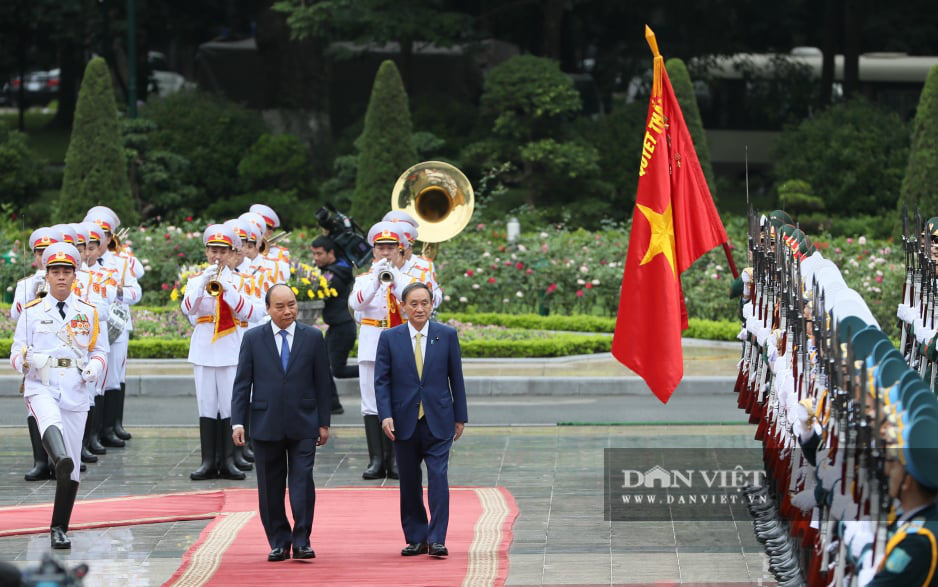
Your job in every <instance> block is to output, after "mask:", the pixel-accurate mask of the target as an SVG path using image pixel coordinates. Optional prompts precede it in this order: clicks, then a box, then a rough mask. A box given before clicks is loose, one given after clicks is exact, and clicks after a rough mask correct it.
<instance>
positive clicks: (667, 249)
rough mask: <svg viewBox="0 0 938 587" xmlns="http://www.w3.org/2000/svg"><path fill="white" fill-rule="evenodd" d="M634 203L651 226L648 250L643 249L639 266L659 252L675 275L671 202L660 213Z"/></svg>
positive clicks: (649, 260) (648, 261)
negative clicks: (642, 256) (643, 255)
mask: <svg viewBox="0 0 938 587" xmlns="http://www.w3.org/2000/svg"><path fill="white" fill-rule="evenodd" d="M636 205H637V206H638V209H639V210H640V211H641V213H642V214H643V215H644V216H645V219H646V220H648V225H649V226H650V227H651V236H650V237H649V238H648V250H646V251H645V257H644V258H643V259H642V262H641V263H639V266H641V265H644V264H645V263H650V262H651V260H652V259H654V258H655V257H656V256H657V255H659V254H661V255H664V257H665V259H667V260H668V264H669V265H671V273H673V274H674V276H675V277H677V269H676V268H675V266H674V218H673V217H672V216H671V202H668V207H667V208H665V210H664V212H660V213H659V212H655V211H654V210H652V209H651V208H649V207H647V206H642V205H641V204H636Z"/></svg>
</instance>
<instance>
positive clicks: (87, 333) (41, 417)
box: [10, 294, 108, 481]
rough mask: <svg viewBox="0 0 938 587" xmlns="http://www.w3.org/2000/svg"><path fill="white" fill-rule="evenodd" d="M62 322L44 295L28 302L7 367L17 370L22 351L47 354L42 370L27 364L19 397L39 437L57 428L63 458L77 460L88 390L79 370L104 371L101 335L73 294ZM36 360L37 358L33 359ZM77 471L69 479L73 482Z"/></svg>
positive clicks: (92, 311)
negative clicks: (64, 452)
mask: <svg viewBox="0 0 938 587" xmlns="http://www.w3.org/2000/svg"><path fill="white" fill-rule="evenodd" d="M64 302H65V303H64V306H63V311H64V313H65V318H62V315H61V313H60V312H59V307H58V305H57V304H58V300H56V299H55V298H53V297H52V296H51V295H48V296H46V297H44V298H41V299H36V300H34V301H33V302H31V303H30V304H29V306H28V307H27V308H25V311H24V312H23V314H22V315H21V316H20V319H19V320H18V321H17V323H16V332H15V334H14V335H13V346H12V348H11V350H10V363H11V364H12V365H13V368H14V369H16V370H17V371H18V372H20V373H22V371H23V362H24V360H25V353H26V349H27V348H31V349H32V353H33V356H34V357H40V356H43V355H44V356H48V357H49V359H48V362H46V363H45V364H46V365H47V366H46V367H45V368H40V366H39V365H30V370H29V371H28V372H27V374H26V380H25V386H24V392H23V397H24V398H25V399H26V406H27V408H28V409H29V412H30V413H31V414H32V415H33V417H34V418H36V424H37V425H38V426H39V434H40V436H42V435H44V434H45V432H46V429H47V428H48V427H49V426H58V427H59V428H60V429H61V430H62V436H63V438H64V439H65V447H66V451H67V452H68V456H69V457H70V458H71V459H72V461H73V462H74V463H79V462H81V439H82V435H83V434H84V431H85V419H86V417H87V416H88V407H89V403H90V397H91V392H90V390H89V386H90V387H93V384H91V383H86V382H85V380H84V379H83V378H82V370H84V369H85V368H86V367H90V368H92V369H93V370H94V371H95V372H96V373H97V375H98V377H99V378H100V377H101V376H103V374H104V372H105V371H106V370H107V354H108V344H107V336H105V335H103V333H101V332H100V327H99V323H100V319H99V317H98V314H97V309H96V308H95V307H94V305H93V304H90V303H88V302H86V301H84V300H82V299H80V298H78V297H77V296H75V295H74V294H71V295H69V297H68V298H66V299H65V300H64ZM34 360H37V359H34ZM78 475H79V467H78V466H76V467H75V468H74V470H73V471H72V475H71V478H72V480H73V481H78Z"/></svg>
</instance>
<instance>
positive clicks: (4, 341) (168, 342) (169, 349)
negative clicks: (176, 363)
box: [0, 338, 189, 359]
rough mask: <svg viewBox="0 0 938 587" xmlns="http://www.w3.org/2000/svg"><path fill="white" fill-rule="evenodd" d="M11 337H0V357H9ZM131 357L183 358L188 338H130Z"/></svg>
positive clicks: (128, 350) (186, 350)
mask: <svg viewBox="0 0 938 587" xmlns="http://www.w3.org/2000/svg"><path fill="white" fill-rule="evenodd" d="M12 346H13V339H12V338H0V357H9V356H10V348H11V347H12ZM127 356H128V357H129V358H131V359H185V358H187V357H188V356H189V339H188V338H182V339H179V338H169V339H167V338H144V339H141V340H131V341H130V344H129V345H128V349H127Z"/></svg>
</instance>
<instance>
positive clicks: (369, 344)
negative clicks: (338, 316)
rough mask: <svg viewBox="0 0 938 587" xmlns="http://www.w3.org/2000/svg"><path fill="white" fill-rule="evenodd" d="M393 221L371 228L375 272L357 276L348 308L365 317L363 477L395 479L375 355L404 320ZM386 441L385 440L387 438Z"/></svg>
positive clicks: (361, 341)
mask: <svg viewBox="0 0 938 587" xmlns="http://www.w3.org/2000/svg"><path fill="white" fill-rule="evenodd" d="M400 234H401V233H400V232H399V231H398V227H397V226H396V225H395V223H394V222H379V223H377V224H375V225H374V226H372V227H371V230H369V231H368V242H369V243H370V244H371V246H372V254H373V255H374V259H375V260H374V262H373V263H372V264H371V270H369V271H368V272H366V273H363V274H361V275H359V276H358V277H356V278H355V284H354V285H353V286H352V293H351V294H349V298H348V299H349V307H350V308H351V309H352V310H354V311H355V312H356V313H358V314H360V315H361V316H362V318H361V330H360V331H359V333H358V381H359V386H360V387H361V396H362V417H363V418H364V421H365V438H366V440H367V443H368V468H367V469H365V471H364V472H363V473H362V478H363V479H384V478H385V476H387V477H390V478H391V479H397V466H396V464H395V461H394V451H393V448H392V445H391V442H390V440H387V436H385V435H384V433H383V432H382V431H381V423H380V422H379V421H378V405H377V402H376V401H375V354H376V353H377V350H378V337H379V336H380V335H381V332H382V331H383V330H385V329H387V328H390V327H392V326H397V325H398V324H402V323H403V320H402V318H401V312H400V302H399V300H400V299H401V298H400V295H401V292H403V291H404V286H405V285H406V282H405V276H404V275H403V274H401V272H400V267H401V265H403V263H404V258H403V256H402V255H401V248H400V241H401V236H400ZM385 441H386V442H385Z"/></svg>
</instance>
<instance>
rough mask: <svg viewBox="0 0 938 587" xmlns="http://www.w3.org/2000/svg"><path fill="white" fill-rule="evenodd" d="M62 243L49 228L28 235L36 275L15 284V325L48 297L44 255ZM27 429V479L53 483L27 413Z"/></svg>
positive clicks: (33, 426) (44, 227) (32, 420)
mask: <svg viewBox="0 0 938 587" xmlns="http://www.w3.org/2000/svg"><path fill="white" fill-rule="evenodd" d="M61 241H62V234H61V233H59V232H58V231H55V230H52V229H51V228H49V227H48V226H43V227H41V228H37V229H36V230H34V231H33V232H32V234H30V235H29V249H30V250H31V251H32V252H33V257H34V264H35V266H36V273H35V274H33V275H30V276H29V277H24V278H23V279H21V280H19V281H18V282H17V284H16V291H15V292H14V293H13V305H12V306H10V317H11V318H13V320H14V321H15V320H19V317H20V314H22V313H23V307H24V306H25V305H26V304H28V303H29V302H31V301H33V300H34V299H36V298H37V297H41V296H44V295H46V291H47V289H48V282H47V281H46V272H45V269H43V268H42V254H43V253H44V252H46V247H48V246H49V245H51V244H55V243H57V242H61ZM26 425H27V427H28V428H29V440H30V443H31V444H32V446H33V468H32V469H30V470H29V472H27V473H26V475H25V477H24V478H25V479H26V480H27V481H44V480H46V479H51V478H52V468H51V467H50V466H49V456H48V455H47V454H46V449H44V448H43V447H42V437H41V436H39V427H38V426H37V425H36V419H35V418H33V415H32V414H30V413H29V411H28V410H27V413H26Z"/></svg>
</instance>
